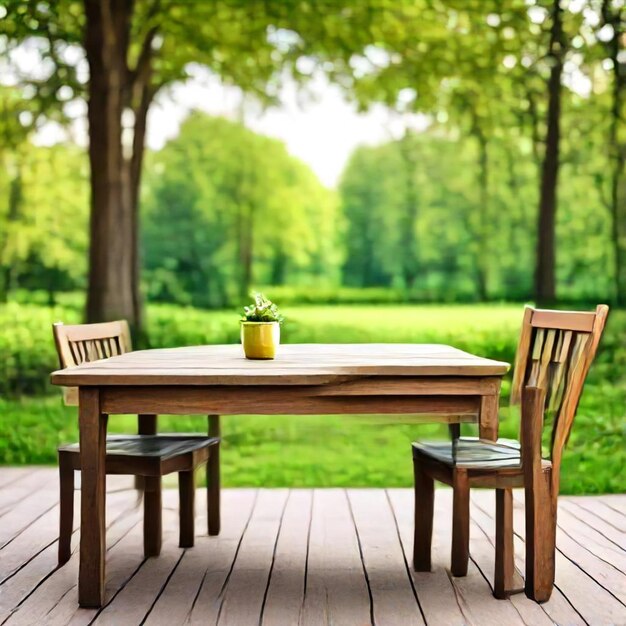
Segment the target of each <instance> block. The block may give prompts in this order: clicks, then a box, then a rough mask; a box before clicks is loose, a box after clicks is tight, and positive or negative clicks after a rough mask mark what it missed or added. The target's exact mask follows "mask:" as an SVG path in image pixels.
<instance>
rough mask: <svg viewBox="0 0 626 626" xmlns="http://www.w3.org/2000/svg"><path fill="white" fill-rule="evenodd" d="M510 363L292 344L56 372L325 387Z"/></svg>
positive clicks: (129, 380)
mask: <svg viewBox="0 0 626 626" xmlns="http://www.w3.org/2000/svg"><path fill="white" fill-rule="evenodd" d="M508 368H509V366H508V364H507V363H502V362H499V361H493V360H490V359H485V358H481V357H477V356H474V355H471V354H469V353H467V352H463V351H461V350H457V349H456V348H452V347H451V346H445V345H437V344H287V345H284V346H281V348H280V351H279V353H278V356H277V358H276V359H275V360H274V361H263V362H259V361H250V360H247V359H245V357H244V356H243V352H242V348H241V346H236V345H228V346H196V347H189V348H171V349H160V350H143V351H137V352H130V353H128V354H122V355H120V356H115V357H112V358H108V359H105V360H103V361H96V362H93V363H84V364H82V365H79V366H78V367H70V368H67V369H65V370H59V371H57V372H54V373H53V374H52V382H53V384H56V385H65V386H76V385H160V384H164V383H165V384H171V385H174V384H180V385H220V384H223V385H259V384H267V385H272V384H280V385H288V384H303V385H310V384H324V383H328V382H333V381H341V380H348V379H350V377H363V376H368V375H369V376H426V375H428V376H502V375H503V374H505V373H506V372H507V370H508Z"/></svg>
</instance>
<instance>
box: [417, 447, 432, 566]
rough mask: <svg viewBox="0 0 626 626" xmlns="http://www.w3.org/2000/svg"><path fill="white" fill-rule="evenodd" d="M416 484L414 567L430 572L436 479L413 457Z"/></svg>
mask: <svg viewBox="0 0 626 626" xmlns="http://www.w3.org/2000/svg"><path fill="white" fill-rule="evenodd" d="M413 475H414V480H415V482H414V486H415V522H414V523H415V526H414V536H413V568H414V569H415V571H416V572H430V570H431V561H430V553H431V545H432V538H433V513H434V503H435V481H434V480H433V479H432V478H431V477H430V476H429V475H428V474H427V473H426V472H425V471H424V469H423V467H422V464H421V463H420V462H419V460H418V459H415V458H414V459H413Z"/></svg>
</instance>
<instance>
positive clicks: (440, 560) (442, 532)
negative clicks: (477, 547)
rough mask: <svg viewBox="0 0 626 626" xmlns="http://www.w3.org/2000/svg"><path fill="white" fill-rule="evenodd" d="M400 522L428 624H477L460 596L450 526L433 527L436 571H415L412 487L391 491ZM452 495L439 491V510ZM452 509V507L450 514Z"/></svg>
mask: <svg viewBox="0 0 626 626" xmlns="http://www.w3.org/2000/svg"><path fill="white" fill-rule="evenodd" d="M387 493H388V494H389V499H390V502H391V504H392V507H393V513H394V517H395V519H396V521H397V525H398V531H399V533H400V539H401V541H402V548H403V551H404V557H405V559H406V561H407V563H409V567H410V572H411V576H412V577H413V583H414V585H415V589H416V591H417V597H418V599H419V602H420V606H421V608H422V611H423V612H424V616H425V618H426V623H428V624H437V623H441V624H450V625H460V624H475V623H476V622H475V621H474V620H473V619H472V616H471V614H470V610H469V607H468V606H467V605H466V603H465V602H464V601H463V599H462V598H460V597H459V596H458V595H457V592H456V590H455V587H454V584H453V582H452V579H451V577H450V575H449V568H450V526H449V523H448V524H447V528H445V527H441V526H435V525H434V526H433V542H432V551H431V558H432V571H431V572H415V571H413V567H412V559H413V493H412V491H409V490H408V489H389V490H387ZM449 495H450V494H447V495H446V491H445V490H443V489H440V490H437V492H436V494H435V507H436V510H437V509H440V508H446V507H449V506H450V503H451V499H450V498H449ZM450 511H451V509H448V513H449V512H450Z"/></svg>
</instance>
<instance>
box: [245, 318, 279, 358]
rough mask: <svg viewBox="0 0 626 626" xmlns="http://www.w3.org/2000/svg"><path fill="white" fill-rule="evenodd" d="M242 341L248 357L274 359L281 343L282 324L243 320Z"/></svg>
mask: <svg viewBox="0 0 626 626" xmlns="http://www.w3.org/2000/svg"><path fill="white" fill-rule="evenodd" d="M241 343H242V344H243V351H244V352H245V354H246V358H247V359H273V358H274V357H275V356H276V349H277V348H278V345H279V344H280V324H279V323H278V322H241Z"/></svg>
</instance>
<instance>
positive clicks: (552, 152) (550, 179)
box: [535, 0, 566, 303]
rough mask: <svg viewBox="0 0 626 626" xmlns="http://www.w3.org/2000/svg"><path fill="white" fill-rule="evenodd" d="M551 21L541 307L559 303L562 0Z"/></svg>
mask: <svg viewBox="0 0 626 626" xmlns="http://www.w3.org/2000/svg"><path fill="white" fill-rule="evenodd" d="M550 20H551V26H550V44H549V47H548V61H549V65H550V77H549V79H548V112H547V116H546V140H545V153H544V156H543V163H542V167H541V186H540V196H539V211H538V214H537V233H538V238H537V265H536V269H535V298H536V300H537V302H539V303H546V302H548V303H550V302H554V300H555V299H556V272H555V267H556V260H555V259H556V256H555V231H556V226H555V225H556V209H557V185H558V175H559V150H560V141H561V76H562V74H563V61H564V58H565V45H566V44H565V37H564V33H563V9H562V8H561V3H560V0H554V1H553V4H552V11H551V13H550Z"/></svg>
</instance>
